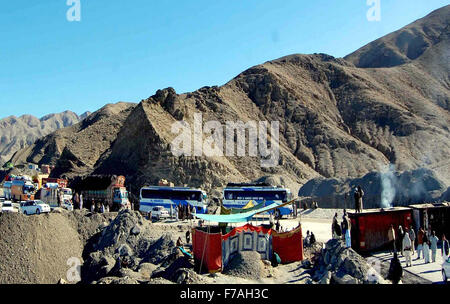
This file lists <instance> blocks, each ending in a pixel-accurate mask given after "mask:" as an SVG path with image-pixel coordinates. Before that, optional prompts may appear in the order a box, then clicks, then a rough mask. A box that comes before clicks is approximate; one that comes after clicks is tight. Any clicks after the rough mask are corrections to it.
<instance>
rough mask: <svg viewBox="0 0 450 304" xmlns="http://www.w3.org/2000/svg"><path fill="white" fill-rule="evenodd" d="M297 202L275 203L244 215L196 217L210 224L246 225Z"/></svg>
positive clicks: (197, 215) (205, 215) (200, 215)
mask: <svg viewBox="0 0 450 304" xmlns="http://www.w3.org/2000/svg"><path fill="white" fill-rule="evenodd" d="M294 201H295V200H292V201H290V202H287V203H284V204H278V203H273V204H271V205H269V206H266V207H263V208H260V209H255V210H252V211H249V212H244V213H238V214H227V215H216V214H195V216H196V217H197V218H199V219H202V220H205V221H209V222H216V223H246V222H250V221H251V219H252V217H253V216H255V215H256V214H259V213H264V212H267V211H270V210H273V209H277V208H280V207H283V206H286V205H290V204H292V203H293V202H294Z"/></svg>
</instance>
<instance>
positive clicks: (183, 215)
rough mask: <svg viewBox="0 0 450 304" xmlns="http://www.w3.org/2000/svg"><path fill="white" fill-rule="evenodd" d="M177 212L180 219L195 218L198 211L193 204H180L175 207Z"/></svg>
mask: <svg viewBox="0 0 450 304" xmlns="http://www.w3.org/2000/svg"><path fill="white" fill-rule="evenodd" d="M175 213H176V215H177V219H178V220H180V221H184V220H190V219H193V218H194V214H195V213H196V210H195V207H194V206H192V205H189V204H187V205H182V204H178V205H177V206H176V208H175Z"/></svg>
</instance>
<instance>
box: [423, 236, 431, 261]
mask: <svg viewBox="0 0 450 304" xmlns="http://www.w3.org/2000/svg"><path fill="white" fill-rule="evenodd" d="M423 256H424V258H425V264H428V263H430V240H429V239H428V236H427V234H426V233H425V232H424V234H423Z"/></svg>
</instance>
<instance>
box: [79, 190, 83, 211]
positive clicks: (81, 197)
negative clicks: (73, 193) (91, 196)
mask: <svg viewBox="0 0 450 304" xmlns="http://www.w3.org/2000/svg"><path fill="white" fill-rule="evenodd" d="M80 210H83V194H82V193H81V194H80Z"/></svg>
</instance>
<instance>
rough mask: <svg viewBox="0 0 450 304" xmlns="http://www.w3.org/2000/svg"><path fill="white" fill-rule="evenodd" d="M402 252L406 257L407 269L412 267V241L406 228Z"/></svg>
mask: <svg viewBox="0 0 450 304" xmlns="http://www.w3.org/2000/svg"><path fill="white" fill-rule="evenodd" d="M402 252H403V255H404V257H405V262H406V267H411V266H412V263H411V239H410V238H409V233H408V228H405V236H404V237H403V243H402ZM408 265H409V266H408Z"/></svg>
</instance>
